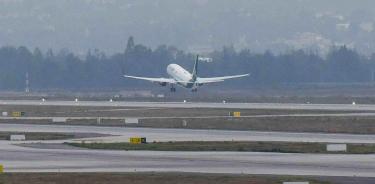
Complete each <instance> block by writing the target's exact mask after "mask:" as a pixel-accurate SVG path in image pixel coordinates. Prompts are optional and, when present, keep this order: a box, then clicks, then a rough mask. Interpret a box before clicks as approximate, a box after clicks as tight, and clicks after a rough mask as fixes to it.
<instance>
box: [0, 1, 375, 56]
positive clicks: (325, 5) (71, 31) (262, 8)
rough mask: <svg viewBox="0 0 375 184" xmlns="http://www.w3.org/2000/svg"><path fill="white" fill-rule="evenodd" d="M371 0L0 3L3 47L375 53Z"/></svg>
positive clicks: (79, 50) (374, 10)
mask: <svg viewBox="0 0 375 184" xmlns="http://www.w3.org/2000/svg"><path fill="white" fill-rule="evenodd" d="M374 24H375V1H373V0H361V1H353V0H284V1H275V0H189V1H185V0H152V1H150V0H0V46H4V45H14V46H19V45H24V46H27V47H31V48H34V47H40V48H41V49H43V50H46V49H47V48H53V49H62V48H68V49H69V50H71V51H73V52H76V53H86V52H87V50H88V49H90V48H91V49H92V48H98V49H100V50H103V51H105V52H107V53H114V52H119V51H123V50H124V49H125V46H126V40H127V38H128V37H129V36H131V35H132V36H134V37H135V38H136V40H137V42H139V43H142V44H145V45H149V46H151V47H156V46H158V45H161V44H167V45H174V46H177V47H179V48H180V49H184V50H188V51H192V52H196V51H197V52H201V51H207V50H212V49H220V48H222V47H223V46H224V45H233V46H234V47H235V48H236V49H242V48H250V49H251V50H252V51H256V52H263V51H264V50H267V49H269V50H272V51H274V52H280V51H287V50H291V49H299V48H303V49H307V50H313V51H319V52H321V53H325V52H327V50H329V48H330V47H331V46H332V45H343V44H345V45H347V46H349V47H353V48H356V50H358V51H359V52H361V53H365V54H370V53H373V52H375V25H374Z"/></svg>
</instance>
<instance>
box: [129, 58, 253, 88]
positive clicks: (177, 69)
mask: <svg viewBox="0 0 375 184" xmlns="http://www.w3.org/2000/svg"><path fill="white" fill-rule="evenodd" d="M199 60H200V57H199V55H197V58H196V60H195V63H194V68H193V71H192V73H190V72H188V71H187V70H185V69H184V68H183V67H181V66H180V65H178V64H169V65H168V66H167V73H168V75H169V76H170V78H150V77H137V76H131V75H124V77H126V78H132V79H139V80H146V81H150V82H153V83H158V84H160V85H161V86H167V84H170V86H171V88H170V91H171V92H176V88H175V85H180V86H182V87H184V88H187V89H191V91H192V92H197V91H198V87H200V86H203V85H204V84H208V83H215V82H223V81H224V80H226V79H233V78H240V77H246V76H249V75H250V74H241V75H231V76H223V77H210V78H202V77H198V61H199ZM202 60H207V58H204V59H202Z"/></svg>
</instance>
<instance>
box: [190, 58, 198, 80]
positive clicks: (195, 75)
mask: <svg viewBox="0 0 375 184" xmlns="http://www.w3.org/2000/svg"><path fill="white" fill-rule="evenodd" d="M198 60H199V55H197V58H196V59H195V63H194V68H193V72H192V75H193V76H192V80H193V81H194V82H195V81H196V80H197V74H198Z"/></svg>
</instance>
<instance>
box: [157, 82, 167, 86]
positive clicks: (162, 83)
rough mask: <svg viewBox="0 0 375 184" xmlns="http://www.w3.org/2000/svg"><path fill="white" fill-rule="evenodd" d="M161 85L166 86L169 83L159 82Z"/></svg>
mask: <svg viewBox="0 0 375 184" xmlns="http://www.w3.org/2000/svg"><path fill="white" fill-rule="evenodd" d="M159 84H160V86H166V85H167V83H166V82H159Z"/></svg>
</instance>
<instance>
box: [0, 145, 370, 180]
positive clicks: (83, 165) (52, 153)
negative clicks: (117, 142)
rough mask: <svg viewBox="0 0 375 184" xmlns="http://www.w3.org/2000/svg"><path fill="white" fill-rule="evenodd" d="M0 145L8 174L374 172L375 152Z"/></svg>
mask: <svg viewBox="0 0 375 184" xmlns="http://www.w3.org/2000/svg"><path fill="white" fill-rule="evenodd" d="M3 144H4V143H3V142H0V145H1V147H0V152H1V154H0V161H1V162H2V164H4V165H5V170H6V171H8V172H139V171H163V172H204V173H234V174H239V173H244V174H276V175H319V176H358V177H374V176H375V155H321V154H282V153H241V152H160V151H158V152H154V151H98V150H59V149H33V148H24V147H16V146H13V145H7V146H4V145H3Z"/></svg>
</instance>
